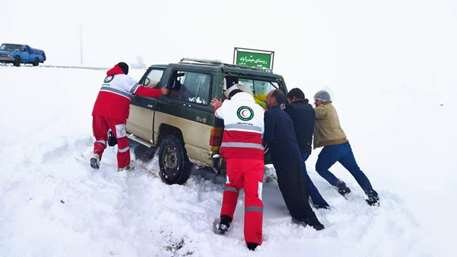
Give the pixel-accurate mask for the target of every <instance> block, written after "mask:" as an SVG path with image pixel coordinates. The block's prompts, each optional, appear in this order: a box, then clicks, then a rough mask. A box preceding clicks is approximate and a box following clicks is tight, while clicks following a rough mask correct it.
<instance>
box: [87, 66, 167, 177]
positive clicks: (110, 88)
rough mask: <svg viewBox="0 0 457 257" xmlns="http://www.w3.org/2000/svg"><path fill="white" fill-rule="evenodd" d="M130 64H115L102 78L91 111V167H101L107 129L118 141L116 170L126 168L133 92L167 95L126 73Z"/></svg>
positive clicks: (151, 95) (147, 95)
mask: <svg viewBox="0 0 457 257" xmlns="http://www.w3.org/2000/svg"><path fill="white" fill-rule="evenodd" d="M128 73H129V66H128V65H127V64H126V63H125V62H120V63H118V64H116V65H115V66H114V67H113V68H111V69H109V70H108V71H107V72H106V77H105V80H104V82H103V84H102V87H101V89H100V91H99V93H98V96H97V100H96V101H95V104H94V109H93V111H92V118H93V119H92V129H93V134H94V137H95V142H94V149H93V154H92V156H91V158H90V166H91V167H92V168H94V169H99V168H100V160H101V158H102V155H103V152H104V150H105V148H106V143H107V139H108V131H109V130H110V132H111V134H112V136H113V137H115V138H116V140H117V167H118V171H122V170H129V169H131V168H132V166H131V165H130V147H129V142H128V139H127V133H126V130H125V124H126V122H127V118H128V116H129V108H130V101H131V99H132V97H133V96H134V95H138V96H145V97H154V98H158V97H160V96H161V95H163V94H168V89H166V88H152V87H146V86H142V85H138V83H137V82H136V81H135V80H134V79H133V78H132V77H130V76H128V75H127V74H128Z"/></svg>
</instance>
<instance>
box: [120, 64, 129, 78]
mask: <svg viewBox="0 0 457 257" xmlns="http://www.w3.org/2000/svg"><path fill="white" fill-rule="evenodd" d="M117 66H119V68H121V70H122V72H124V74H126V75H127V74H129V66H128V65H127V63H125V62H120V63H118V64H117Z"/></svg>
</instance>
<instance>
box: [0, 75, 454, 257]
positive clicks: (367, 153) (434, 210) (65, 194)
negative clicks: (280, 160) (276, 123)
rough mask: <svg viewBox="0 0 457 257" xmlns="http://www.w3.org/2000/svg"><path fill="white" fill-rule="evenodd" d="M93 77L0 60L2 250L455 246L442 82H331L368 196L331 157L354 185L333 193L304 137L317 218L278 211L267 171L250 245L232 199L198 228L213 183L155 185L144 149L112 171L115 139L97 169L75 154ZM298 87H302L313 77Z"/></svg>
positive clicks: (431, 250)
mask: <svg viewBox="0 0 457 257" xmlns="http://www.w3.org/2000/svg"><path fill="white" fill-rule="evenodd" d="M138 74H141V71H139V72H138ZM103 77H104V73H103V72H102V71H91V70H70V69H52V68H39V67H38V68H34V67H33V68H32V67H22V68H14V67H3V66H0V87H1V89H2V95H3V97H2V100H1V101H0V128H1V132H2V133H1V134H2V136H1V137H0V167H1V169H0V256H1V257H41V256H43V257H63V256H69V257H70V256H71V257H83V256H94V257H95V256H96V257H104V256H126V257H150V256H195V257H197V256H198V257H199V256H202V257H214V256H218V257H224V256H227V257H235V256H269V257H278V256H312V257H319V256H326V257H327V256H329V257H330V256H331V257H336V256H340V257H346V256H347V257H377V256H379V257H380V256H382V257H388V256H391V257H408V256H411V257H413V256H414V257H429V256H437V257H444V256H448V257H451V256H456V255H455V247H454V245H453V244H455V230H456V228H457V224H456V218H455V217H457V213H456V209H457V208H456V207H455V199H456V197H457V175H456V172H457V158H456V153H455V145H456V143H457V137H456V135H457V133H456V131H457V125H456V123H457V122H456V120H455V119H456V118H455V117H456V116H457V108H456V100H457V99H456V98H457V90H456V89H455V83H453V85H454V87H453V88H452V87H451V85H452V84H450V83H435V84H430V86H422V87H421V88H422V89H417V88H415V87H414V83H413V84H408V86H406V85H407V84H404V85H403V84H401V83H400V84H401V85H400V84H393V85H390V86H389V85H388V84H387V83H386V84H384V85H382V84H381V83H378V84H376V83H367V88H365V90H361V89H360V87H358V88H351V84H350V83H346V84H339V85H330V86H334V87H329V88H328V89H329V90H331V92H332V93H333V96H334V98H335V105H336V107H337V108H338V109H339V112H340V116H341V117H340V118H341V120H342V123H343V128H344V129H345V130H346V132H347V134H348V137H349V139H350V140H351V142H352V145H353V148H354V151H355V154H356V157H357V158H358V160H359V164H360V166H361V167H362V169H363V170H364V171H366V173H367V175H368V176H369V177H370V178H371V180H372V183H373V185H374V187H375V188H376V189H377V190H378V192H379V193H380V197H381V201H382V202H381V207H380V208H372V207H369V206H368V205H366V203H365V202H364V201H363V198H364V195H363V194H362V191H361V190H360V188H358V187H357V185H356V183H355V181H354V180H353V179H352V178H350V177H349V175H348V174H347V173H346V172H344V170H343V169H342V167H340V166H336V167H334V169H333V171H334V172H335V173H336V174H337V175H338V176H340V177H341V178H343V179H344V180H346V182H347V183H348V185H349V187H351V188H352V189H353V194H352V196H351V198H350V199H349V200H345V199H343V198H342V197H341V196H339V195H338V193H337V192H336V191H335V190H334V189H333V188H331V187H330V186H329V185H328V184H327V183H326V182H325V181H323V179H321V178H320V177H318V175H317V174H316V172H315V171H314V163H315V160H316V157H317V153H318V152H317V151H316V152H314V153H313V156H312V157H311V158H310V160H309V161H308V169H309V173H310V175H311V177H312V179H313V180H314V181H315V183H316V185H317V187H318V188H319V189H320V190H321V192H322V194H323V196H324V197H325V198H326V199H327V200H328V202H329V203H330V204H331V205H332V209H331V210H329V211H319V212H318V216H319V217H320V219H321V220H322V222H323V223H324V224H325V226H326V227H327V229H325V230H324V231H322V232H317V231H314V230H313V229H310V228H302V227H299V226H296V225H293V224H291V223H290V218H289V216H288V214H287V212H286V209H285V206H284V204H283V203H282V199H281V197H280V195H279V192H278V189H277V186H276V185H275V184H274V183H269V184H267V185H266V186H265V190H264V195H263V198H264V200H265V219H264V237H265V242H264V244H263V245H262V246H261V247H259V248H258V250H257V251H256V252H254V253H253V252H249V251H248V250H247V249H246V248H245V245H244V240H243V236H242V213H237V216H236V217H235V221H234V229H233V230H232V231H231V233H230V234H229V235H228V236H226V237H221V236H217V235H214V234H213V233H212V231H211V223H212V221H213V219H214V218H215V217H217V215H218V212H219V207H220V202H221V196H222V194H221V192H222V185H220V184H214V183H212V182H211V181H208V180H204V179H201V178H199V177H197V176H192V177H191V179H190V180H189V181H188V183H187V184H186V185H184V186H178V185H174V186H167V185H165V184H163V183H162V182H161V180H160V178H159V177H158V176H157V164H156V163H155V161H152V162H151V163H142V164H140V163H139V164H138V166H139V167H137V169H136V170H135V171H133V172H132V173H128V174H126V173H117V172H116V171H115V167H114V165H113V164H114V163H115V162H114V160H115V149H110V150H108V151H107V153H106V156H105V158H104V160H103V161H102V165H103V166H102V168H101V170H99V171H93V170H92V169H90V168H89V166H88V163H87V161H85V160H82V156H84V155H85V154H87V153H88V152H89V151H90V149H91V143H92V138H91V116H90V112H91V108H92V104H93V102H94V100H95V97H96V94H97V92H98V89H99V86H100V82H101V81H102V79H103ZM286 79H287V78H286ZM360 79H363V78H360ZM384 82H386V81H384ZM438 82H440V81H438ZM454 82H455V81H454ZM422 83H426V82H424V81H422ZM368 85H370V87H368ZM402 85H403V86H402ZM291 86H292V85H289V87H291ZM303 89H304V90H305V93H306V94H307V95H310V94H313V93H314V92H315V90H317V89H318V88H312V87H310V88H303ZM241 207H242V202H240V203H239V206H238V210H239V211H241V210H242V209H243V208H241Z"/></svg>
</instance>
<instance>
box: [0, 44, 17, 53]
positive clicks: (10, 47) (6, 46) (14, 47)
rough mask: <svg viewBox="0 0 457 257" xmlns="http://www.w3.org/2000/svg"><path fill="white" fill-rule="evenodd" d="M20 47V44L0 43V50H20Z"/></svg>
mask: <svg viewBox="0 0 457 257" xmlns="http://www.w3.org/2000/svg"><path fill="white" fill-rule="evenodd" d="M20 49H21V46H20V45H13V44H2V45H1V46H0V50H3V51H14V50H20Z"/></svg>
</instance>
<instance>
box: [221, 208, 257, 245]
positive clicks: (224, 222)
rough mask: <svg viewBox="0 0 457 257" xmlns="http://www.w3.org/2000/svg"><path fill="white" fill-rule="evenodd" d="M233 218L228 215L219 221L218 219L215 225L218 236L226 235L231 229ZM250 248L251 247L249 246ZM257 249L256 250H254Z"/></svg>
mask: <svg viewBox="0 0 457 257" xmlns="http://www.w3.org/2000/svg"><path fill="white" fill-rule="evenodd" d="M231 223H232V218H230V217H229V216H226V215H222V216H221V217H220V218H219V219H216V220H215V221H214V223H213V231H214V233H216V234H218V235H225V233H227V232H228V231H229V229H230V224H231ZM248 248H249V246H248ZM254 249H255V248H254Z"/></svg>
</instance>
